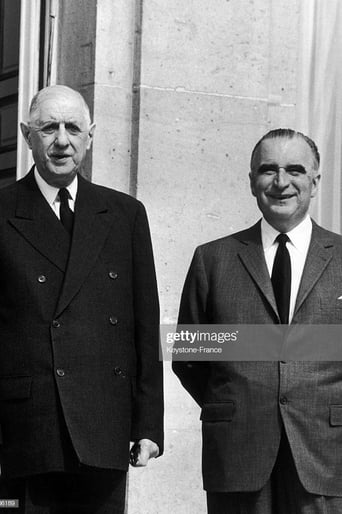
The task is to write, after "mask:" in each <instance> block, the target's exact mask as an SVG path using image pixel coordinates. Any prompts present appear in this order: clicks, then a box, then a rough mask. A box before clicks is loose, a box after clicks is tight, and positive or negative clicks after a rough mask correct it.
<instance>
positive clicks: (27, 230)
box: [9, 168, 69, 271]
mask: <svg viewBox="0 0 342 514" xmlns="http://www.w3.org/2000/svg"><path fill="white" fill-rule="evenodd" d="M9 223H10V224H11V225H12V226H13V227H15V229H16V230H17V231H18V232H20V234H21V235H22V236H23V237H24V238H25V239H26V240H27V241H28V242H29V243H30V244H31V245H32V246H33V247H34V248H35V249H36V250H37V251H38V252H40V253H41V254H42V255H44V256H45V257H46V258H47V259H48V260H49V261H50V262H52V263H53V264H54V265H55V266H57V267H58V268H59V269H60V270H61V271H64V270H65V269H66V265H67V260H68V254H69V236H68V234H67V233H66V231H65V229H64V227H63V225H62V224H61V223H60V221H59V219H58V218H57V216H56V215H55V214H54V212H53V211H52V209H51V207H50V206H49V204H48V203H47V201H46V200H45V198H44V196H43V195H42V193H41V192H40V190H39V188H38V186H37V184H36V181H35V179H34V174H33V168H32V169H31V171H30V173H29V174H28V175H27V176H26V177H25V178H23V179H22V180H20V181H19V182H18V183H17V203H16V212H15V217H13V218H10V219H9Z"/></svg>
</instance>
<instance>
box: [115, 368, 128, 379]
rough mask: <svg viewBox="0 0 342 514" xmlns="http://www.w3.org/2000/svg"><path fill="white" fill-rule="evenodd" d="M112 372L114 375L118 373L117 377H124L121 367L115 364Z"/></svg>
mask: <svg viewBox="0 0 342 514" xmlns="http://www.w3.org/2000/svg"><path fill="white" fill-rule="evenodd" d="M114 374H115V375H118V376H119V377H122V378H125V376H126V375H125V373H124V372H123V371H122V369H121V368H120V367H119V366H116V368H114Z"/></svg>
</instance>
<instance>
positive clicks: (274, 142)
mask: <svg viewBox="0 0 342 514" xmlns="http://www.w3.org/2000/svg"><path fill="white" fill-rule="evenodd" d="M258 154H259V159H261V160H266V161H268V160H272V159H273V160H275V162H277V161H278V160H280V161H284V160H291V161H292V160H297V161H298V162H301V161H308V160H309V161H313V154H312V150H311V148H310V146H309V145H308V143H307V142H306V141H305V140H304V139H302V138H301V137H299V136H298V137H293V138H287V137H277V138H272V139H265V140H264V141H262V143H261V144H260V148H259V152H258Z"/></svg>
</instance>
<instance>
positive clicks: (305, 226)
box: [261, 215, 312, 252]
mask: <svg viewBox="0 0 342 514" xmlns="http://www.w3.org/2000/svg"><path fill="white" fill-rule="evenodd" d="M286 233H287V235H288V237H289V239H290V242H291V243H292V244H293V246H295V247H296V248H297V249H298V250H299V251H303V252H304V251H306V250H307V248H308V246H309V242H310V239H311V233H312V221H311V219H310V216H309V215H307V216H306V217H305V218H304V219H303V221H301V222H300V223H299V225H297V226H296V227H295V228H293V229H292V230H290V231H289V232H286ZM278 234H280V232H279V230H276V229H275V228H273V227H272V226H271V225H270V224H269V223H268V222H267V221H266V220H265V218H262V220H261V240H262V246H263V248H264V250H267V249H268V248H270V247H271V246H272V245H273V244H274V240H275V238H276V237H277V235H278Z"/></svg>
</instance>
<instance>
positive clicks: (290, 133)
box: [250, 128, 320, 171]
mask: <svg viewBox="0 0 342 514" xmlns="http://www.w3.org/2000/svg"><path fill="white" fill-rule="evenodd" d="M296 137H299V138H301V139H303V140H304V141H305V142H306V143H307V144H308V145H309V147H310V149H311V152H312V156H313V160H314V169H315V170H316V171H317V170H318V168H319V164H320V155H319V151H318V148H317V145H316V143H315V142H314V141H313V140H312V139H311V138H310V137H308V136H306V135H305V134H303V133H302V132H298V131H297V130H293V129H290V128H278V129H274V130H270V131H269V132H267V134H265V135H264V136H262V138H261V139H259V141H258V142H257V144H256V145H255V147H254V149H253V152H252V155H251V163H250V166H251V170H252V171H253V170H254V160H255V156H256V153H257V151H258V150H259V148H260V145H261V143H263V141H266V140H268V139H276V138H284V139H294V138H296Z"/></svg>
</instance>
